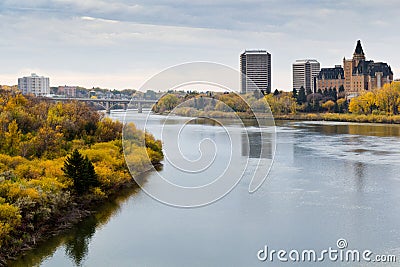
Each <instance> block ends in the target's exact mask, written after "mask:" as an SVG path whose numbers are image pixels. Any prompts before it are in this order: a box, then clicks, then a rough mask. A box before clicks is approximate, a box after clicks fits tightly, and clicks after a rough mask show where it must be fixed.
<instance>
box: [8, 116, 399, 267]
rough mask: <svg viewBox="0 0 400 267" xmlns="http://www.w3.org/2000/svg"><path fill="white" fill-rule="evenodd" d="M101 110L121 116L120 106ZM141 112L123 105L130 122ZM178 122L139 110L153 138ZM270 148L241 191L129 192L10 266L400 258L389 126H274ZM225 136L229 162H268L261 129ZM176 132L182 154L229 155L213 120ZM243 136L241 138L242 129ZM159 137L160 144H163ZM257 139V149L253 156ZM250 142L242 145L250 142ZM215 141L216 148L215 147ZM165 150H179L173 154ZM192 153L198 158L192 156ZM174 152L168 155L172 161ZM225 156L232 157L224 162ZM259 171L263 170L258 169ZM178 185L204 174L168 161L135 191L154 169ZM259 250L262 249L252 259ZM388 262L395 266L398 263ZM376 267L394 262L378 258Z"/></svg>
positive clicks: (151, 182)
mask: <svg viewBox="0 0 400 267" xmlns="http://www.w3.org/2000/svg"><path fill="white" fill-rule="evenodd" d="M111 117H112V118H115V119H119V120H123V118H124V113H122V112H113V113H111ZM146 118H147V114H137V113H135V112H129V113H128V115H127V120H129V121H133V122H135V123H137V125H138V127H139V128H140V126H141V125H143V123H144V121H145V120H146ZM183 121H184V118H180V117H176V118H173V119H171V120H168V124H167V125H165V124H164V123H165V117H163V116H150V117H149V120H148V121H147V125H146V128H147V129H148V130H149V131H150V132H152V133H153V134H154V135H155V136H156V137H157V138H160V137H161V136H160V129H161V128H162V129H163V131H164V132H165V133H166V135H163V136H164V137H165V136H168V131H176V129H178V128H180V127H181V126H182V122H183ZM276 124H277V126H276V129H275V131H276V144H277V146H276V154H275V158H274V163H273V165H272V168H271V171H270V173H269V176H268V178H267V180H266V181H265V183H264V184H263V185H262V186H261V187H260V189H259V190H258V191H256V192H255V193H253V194H249V193H248V187H249V183H250V178H251V177H248V176H246V173H245V175H244V176H243V178H242V179H241V180H240V182H239V183H238V184H237V186H236V187H235V188H234V189H233V190H232V191H231V192H230V193H229V194H227V195H226V196H225V197H223V198H222V199H220V200H218V201H216V202H214V203H212V204H210V205H205V206H203V207H199V208H177V207H172V206H169V205H165V204H163V203H160V202H159V201H157V200H155V199H154V198H153V197H151V196H149V195H147V194H146V193H145V192H144V191H142V190H139V189H131V190H126V191H123V192H121V195H120V196H119V197H118V198H117V199H115V200H113V201H111V202H110V203H106V204H105V205H104V206H102V207H99V212H98V213H97V214H96V215H95V216H92V217H91V218H88V219H87V220H85V221H84V222H82V223H81V224H79V225H78V226H77V227H75V228H73V229H71V230H70V231H68V232H67V233H65V234H64V235H62V236H57V237H54V238H52V239H50V240H49V241H48V242H46V243H44V244H43V245H41V246H40V247H38V248H37V249H36V250H34V251H32V252H30V253H29V254H27V255H26V256H24V257H22V258H21V259H19V260H18V261H17V262H15V266H26V265H41V266H74V265H82V266H280V265H288V264H289V263H290V262H289V263H282V262H280V261H279V260H278V259H276V256H275V259H274V260H273V262H271V261H270V259H267V260H266V261H265V262H263V261H260V260H259V259H258V258H257V254H258V251H259V250H261V249H264V248H265V246H268V248H269V249H270V250H271V249H274V250H280V249H283V250H286V251H288V252H289V251H291V250H298V251H300V252H301V251H302V250H306V249H313V250H316V251H321V250H324V249H328V248H329V247H332V248H335V249H338V247H337V240H338V239H345V240H346V241H347V248H348V249H358V250H360V251H364V250H371V251H372V252H373V253H374V255H376V254H390V255H396V256H397V261H398V262H400V205H399V204H400V175H399V174H400V127H399V126H395V125H379V124H355V123H337V122H293V121H292V122H289V121H278V122H276ZM225 125H228V127H230V128H231V129H233V131H232V133H233V134H232V136H230V138H231V139H230V140H231V143H232V144H233V146H235V147H236V148H237V150H236V151H238V152H237V153H234V154H232V155H231V157H232V158H231V164H230V165H229V168H231V169H232V168H233V170H235V168H238V169H239V168H240V167H241V164H243V163H244V162H248V161H249V159H250V162H251V160H254V158H257V157H260V156H261V157H262V158H266V159H271V158H272V156H273V154H274V149H273V148H274V145H272V142H271V140H269V139H268V138H273V135H272V134H267V135H266V137H267V138H266V139H265V138H260V135H259V133H260V131H263V129H262V128H261V129H260V128H257V127H255V126H254V123H253V122H252V121H247V122H246V123H245V124H244V125H241V124H238V123H237V122H235V121H232V122H229V120H225ZM185 129H186V130H185V133H184V134H182V135H181V136H180V140H179V141H180V142H181V148H182V151H181V152H182V153H184V154H186V155H187V157H188V158H190V157H193V158H196V157H199V155H200V156H201V153H200V152H199V151H198V149H197V145H198V144H197V142H198V141H199V140H202V139H204V138H209V139H211V140H214V141H215V142H216V144H217V145H218V144H221V147H218V153H217V157H216V160H215V161H214V164H216V165H221V166H220V167H221V168H222V167H224V166H222V165H224V164H226V162H225V161H224V160H226V157H227V155H228V154H229V153H230V151H232V149H231V148H230V147H229V144H228V145H226V144H225V143H226V140H227V138H226V132H224V131H222V130H221V127H220V126H219V125H216V124H215V125H213V124H212V123H209V122H206V121H196V122H194V123H192V124H191V125H190V127H186V128H185ZM246 129H247V130H248V133H249V135H248V138H249V140H248V141H247V139H246V138H244V137H243V136H244V133H245V131H244V130H246ZM169 142H170V140H169V139H167V138H164V139H163V143H164V148H165V149H168V147H169ZM261 142H263V144H264V146H263V151H259V147H260V144H261ZM249 143H250V144H249ZM224 144H225V145H224ZM176 153H179V152H178V151H176ZM199 153H200V154H199ZM173 154H174V152H173V151H172V152H169V155H172V156H173ZM232 162H233V163H234V164H232ZM267 169H268V166H266V167H265V170H266V171H267ZM160 174H161V175H163V176H164V177H168V179H170V180H171V181H172V182H179V183H181V184H182V185H183V186H193V185H198V184H199V185H200V184H204V183H207V182H211V181H212V180H213V178H215V177H213V170H210V173H209V174H207V175H203V176H202V175H200V176H199V177H198V178H196V179H193V177H191V176H190V175H191V174H190V173H186V174H184V173H182V172H180V171H178V170H177V169H176V168H175V166H174V165H173V164H172V163H171V162H170V161H168V160H165V161H164V166H163V168H162V169H161V170H160V171H159V173H157V172H155V171H153V172H150V173H148V174H146V175H145V176H144V177H143V179H145V180H146V181H147V182H146V183H145V184H144V187H145V189H146V188H147V189H148V190H149V191H151V187H155V186H157V182H156V181H157V179H158V178H159V175H160ZM261 255H263V254H261ZM398 262H397V264H398ZM297 265H300V266H303V265H307V266H308V265H310V266H321V265H322V266H326V265H339V266H342V265H343V266H366V265H368V264H367V263H366V262H361V263H354V262H350V263H347V262H342V261H336V262H333V261H329V260H327V259H325V261H324V262H323V263H306V262H300V263H297ZM385 266H397V265H396V264H394V263H389V264H387V265H385Z"/></svg>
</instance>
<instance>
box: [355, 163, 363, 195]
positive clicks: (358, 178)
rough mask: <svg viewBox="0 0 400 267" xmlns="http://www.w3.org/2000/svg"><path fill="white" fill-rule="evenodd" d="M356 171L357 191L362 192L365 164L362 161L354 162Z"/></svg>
mask: <svg viewBox="0 0 400 267" xmlns="http://www.w3.org/2000/svg"><path fill="white" fill-rule="evenodd" d="M354 171H355V182H356V188H357V191H358V192H362V191H363V190H364V176H365V164H364V163H362V162H356V163H354Z"/></svg>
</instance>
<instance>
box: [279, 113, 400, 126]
mask: <svg viewBox="0 0 400 267" xmlns="http://www.w3.org/2000/svg"><path fill="white" fill-rule="evenodd" d="M274 119H275V120H305V121H337V122H359V123H386V124H400V115H393V116H387V115H372V114H370V115H364V114H362V115H357V114H338V113H307V114H285V115H283V114H280V115H274Z"/></svg>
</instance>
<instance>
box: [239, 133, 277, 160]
mask: <svg viewBox="0 0 400 267" xmlns="http://www.w3.org/2000/svg"><path fill="white" fill-rule="evenodd" d="M263 137H264V138H263ZM271 140H272V134H271V133H261V132H259V131H254V132H253V131H247V132H244V133H242V156H244V157H249V158H256V159H259V158H263V159H272V142H271Z"/></svg>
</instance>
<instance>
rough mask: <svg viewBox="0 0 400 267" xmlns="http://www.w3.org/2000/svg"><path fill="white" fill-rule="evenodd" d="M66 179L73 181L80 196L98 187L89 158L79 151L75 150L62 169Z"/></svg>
mask: <svg viewBox="0 0 400 267" xmlns="http://www.w3.org/2000/svg"><path fill="white" fill-rule="evenodd" d="M62 170H63V172H64V174H65V176H66V177H68V178H70V179H72V181H73V185H74V190H75V192H76V193H77V194H78V195H82V194H84V193H86V192H88V191H89V189H90V188H91V187H94V186H98V185H99V181H98V179H97V175H96V172H95V170H94V166H93V164H92V162H91V161H90V160H89V159H88V157H87V156H86V157H83V156H82V154H81V153H79V151H78V149H75V150H74V151H73V152H72V154H71V155H69V156H68V157H67V159H66V160H65V162H64V167H63V168H62Z"/></svg>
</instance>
